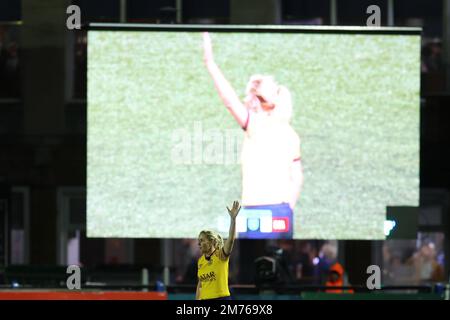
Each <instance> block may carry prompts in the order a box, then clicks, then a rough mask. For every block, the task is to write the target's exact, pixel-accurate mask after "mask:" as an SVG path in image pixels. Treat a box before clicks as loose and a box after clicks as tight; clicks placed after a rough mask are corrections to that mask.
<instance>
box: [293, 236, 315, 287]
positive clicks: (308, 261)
mask: <svg viewBox="0 0 450 320" xmlns="http://www.w3.org/2000/svg"><path fill="white" fill-rule="evenodd" d="M314 256H315V250H314V249H313V248H312V245H311V243H310V242H307V241H305V242H302V243H301V244H300V250H299V253H298V258H297V260H296V264H295V278H296V280H297V281H298V282H299V283H301V284H312V282H313V280H314V265H313V257H314Z"/></svg>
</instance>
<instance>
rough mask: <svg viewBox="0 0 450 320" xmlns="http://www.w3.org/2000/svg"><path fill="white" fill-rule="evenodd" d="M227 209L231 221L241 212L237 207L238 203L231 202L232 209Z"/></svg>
mask: <svg viewBox="0 0 450 320" xmlns="http://www.w3.org/2000/svg"><path fill="white" fill-rule="evenodd" d="M227 209H228V213H229V214H230V217H231V218H232V219H234V218H236V216H237V215H238V213H239V211H240V210H241V206H240V205H239V201H233V207H232V208H231V210H230V208H228V207H227Z"/></svg>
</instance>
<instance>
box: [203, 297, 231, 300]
mask: <svg viewBox="0 0 450 320" xmlns="http://www.w3.org/2000/svg"><path fill="white" fill-rule="evenodd" d="M205 300H232V299H231V296H227V297H220V298H214V299H205Z"/></svg>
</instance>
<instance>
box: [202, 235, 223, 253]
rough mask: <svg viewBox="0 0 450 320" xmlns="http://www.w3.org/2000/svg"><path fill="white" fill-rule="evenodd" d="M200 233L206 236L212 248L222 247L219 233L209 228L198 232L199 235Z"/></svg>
mask: <svg viewBox="0 0 450 320" xmlns="http://www.w3.org/2000/svg"><path fill="white" fill-rule="evenodd" d="M201 235H204V236H205V237H206V239H207V240H208V242H209V243H210V244H211V245H212V247H213V248H214V249H218V250H220V249H222V248H223V238H222V236H221V235H220V234H218V233H216V232H213V231H210V230H203V231H201V232H200V234H199V237H200V236H201Z"/></svg>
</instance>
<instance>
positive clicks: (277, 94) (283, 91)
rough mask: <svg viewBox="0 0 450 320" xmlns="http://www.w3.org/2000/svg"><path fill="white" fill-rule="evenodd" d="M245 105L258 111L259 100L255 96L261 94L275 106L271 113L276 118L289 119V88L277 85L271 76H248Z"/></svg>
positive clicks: (290, 98)
mask: <svg viewBox="0 0 450 320" xmlns="http://www.w3.org/2000/svg"><path fill="white" fill-rule="evenodd" d="M245 94H246V97H245V99H244V104H245V106H246V107H247V108H248V109H249V110H251V111H254V112H259V111H260V110H261V108H260V102H259V99H258V98H257V96H261V97H263V98H264V100H266V101H267V102H269V103H273V104H274V105H275V108H274V109H273V114H274V115H275V116H277V117H278V118H280V119H282V120H286V121H288V122H289V121H290V120H291V117H292V97H291V93H290V92H289V90H288V89H287V88H286V87H285V86H282V85H279V84H278V83H277V82H275V80H274V79H273V77H271V76H265V75H260V74H255V75H252V76H251V77H250V80H249V81H248V83H247V87H246V89H245Z"/></svg>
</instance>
